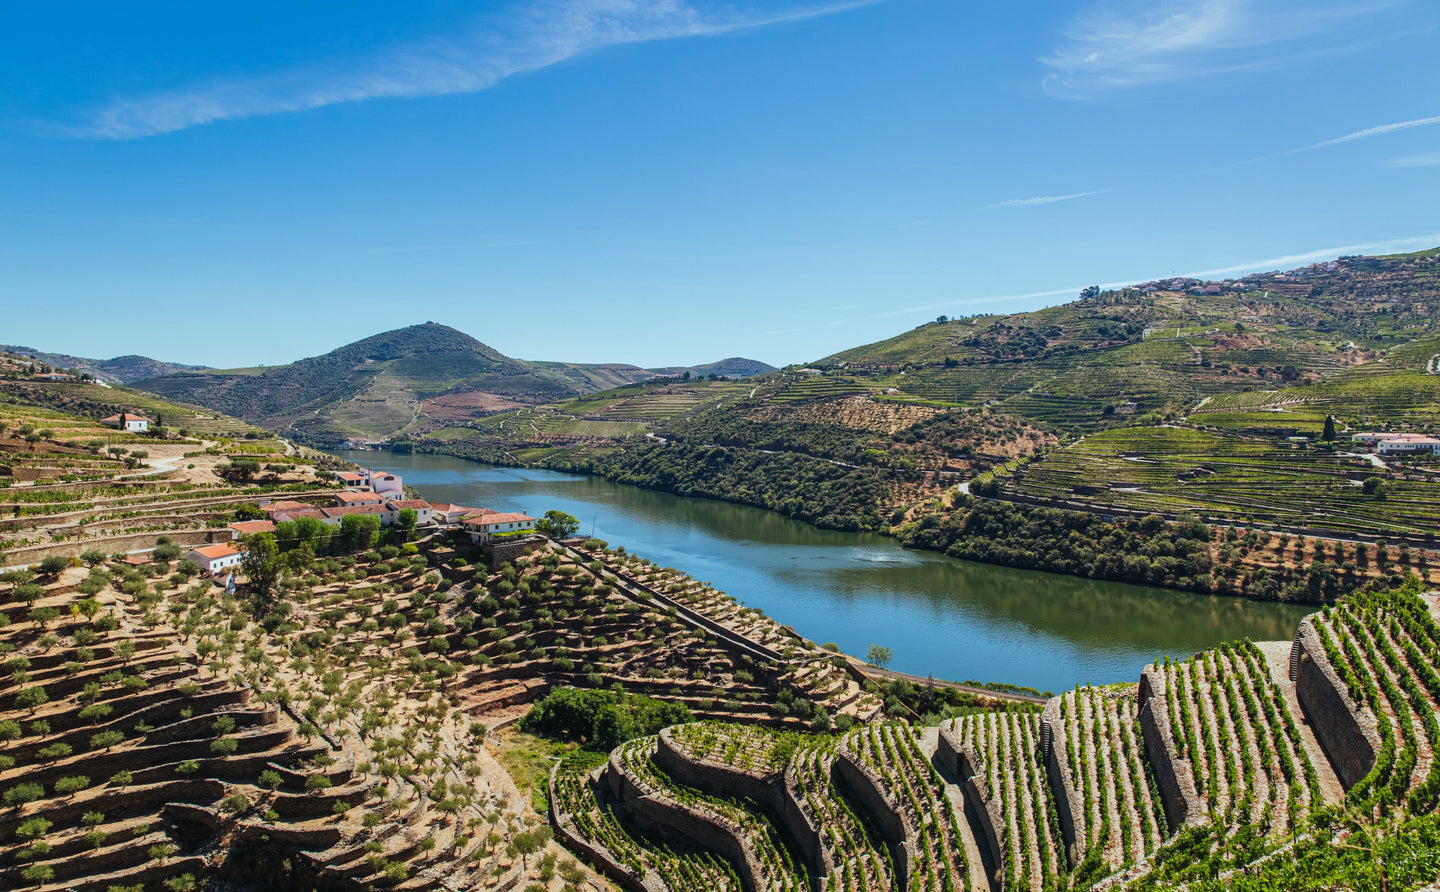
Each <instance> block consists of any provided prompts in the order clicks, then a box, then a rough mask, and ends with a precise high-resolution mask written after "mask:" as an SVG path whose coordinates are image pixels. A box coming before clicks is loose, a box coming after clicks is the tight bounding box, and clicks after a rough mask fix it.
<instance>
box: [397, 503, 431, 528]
mask: <svg viewBox="0 0 1440 892" xmlns="http://www.w3.org/2000/svg"><path fill="white" fill-rule="evenodd" d="M406 508H410V509H412V510H413V511H414V512H415V525H416V526H417V527H418V526H425V525H426V524H429V523H433V522H434V521H433V520H432V518H431V514H432V511H431V507H430V503H429V502H427V501H425V500H424V499H392V500H390V501H388V502H386V503H385V511H386V513H387V514H389V515H391V517H390V523H392V524H393V523H395V522H397V521H398V520H399V519H400V512H401V511H404V510H405V509H406Z"/></svg>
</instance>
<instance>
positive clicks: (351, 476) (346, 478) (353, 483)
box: [335, 471, 370, 489]
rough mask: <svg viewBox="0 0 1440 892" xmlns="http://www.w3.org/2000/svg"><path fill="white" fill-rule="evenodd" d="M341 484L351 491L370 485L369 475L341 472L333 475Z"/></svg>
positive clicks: (356, 472) (360, 472) (358, 472)
mask: <svg viewBox="0 0 1440 892" xmlns="http://www.w3.org/2000/svg"><path fill="white" fill-rule="evenodd" d="M335 476H336V477H337V478H339V480H340V482H341V484H343V485H345V486H347V487H350V488H351V489H355V488H359V487H362V486H369V485H370V475H369V474H366V473H364V472H362V471H341V472H340V473H338V474H336V475H335Z"/></svg>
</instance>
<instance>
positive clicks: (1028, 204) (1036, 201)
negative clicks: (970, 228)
mask: <svg viewBox="0 0 1440 892" xmlns="http://www.w3.org/2000/svg"><path fill="white" fill-rule="evenodd" d="M1109 191H1110V190H1109V189H1097V190H1096V191H1094V192H1071V193H1070V194H1069V195H1036V196H1035V197H1033V198H1012V199H1010V200H1009V201H997V202H996V203H995V204H987V205H985V210H987V211H988V210H991V209H993V208H1033V207H1037V206H1039V205H1042V204H1054V203H1055V202H1057V201H1072V200H1074V199H1076V198H1087V197H1089V196H1091V195H1104V194H1105V193H1106V192H1109Z"/></svg>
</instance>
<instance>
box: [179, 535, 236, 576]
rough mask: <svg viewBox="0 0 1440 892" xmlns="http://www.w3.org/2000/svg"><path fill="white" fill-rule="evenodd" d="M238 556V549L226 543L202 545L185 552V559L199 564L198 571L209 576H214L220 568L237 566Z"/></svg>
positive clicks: (225, 568)
mask: <svg viewBox="0 0 1440 892" xmlns="http://www.w3.org/2000/svg"><path fill="white" fill-rule="evenodd" d="M240 557H241V555H240V549H238V548H236V547H235V546H233V545H230V544H228V543H222V544H220V545H203V546H201V547H200V548H192V549H190V550H189V551H187V552H185V558H186V560H191V561H194V562H195V563H197V564H199V565H200V571H201V572H202V573H206V574H208V575H210V576H214V575H215V574H217V573H219V572H220V571H221V570H227V569H229V568H230V567H236V566H239V564H240Z"/></svg>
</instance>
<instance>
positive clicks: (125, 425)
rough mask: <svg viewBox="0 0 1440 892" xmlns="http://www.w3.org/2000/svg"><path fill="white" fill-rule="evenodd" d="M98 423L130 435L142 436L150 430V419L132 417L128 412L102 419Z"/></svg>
mask: <svg viewBox="0 0 1440 892" xmlns="http://www.w3.org/2000/svg"><path fill="white" fill-rule="evenodd" d="M100 423H101V424H103V425H105V426H106V427H113V428H115V429H116V430H120V431H125V432H127V433H132V434H143V433H146V432H148V431H149V430H150V419H148V418H146V417H145V416H143V415H133V414H131V413H129V412H121V413H120V414H119V415H111V416H110V417H109V418H105V419H102V420H101V422H100Z"/></svg>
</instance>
